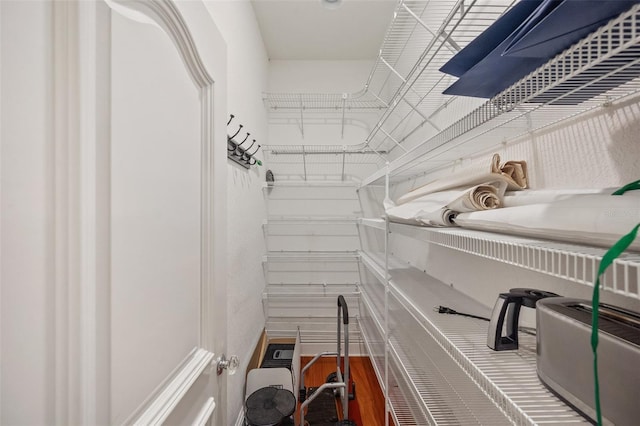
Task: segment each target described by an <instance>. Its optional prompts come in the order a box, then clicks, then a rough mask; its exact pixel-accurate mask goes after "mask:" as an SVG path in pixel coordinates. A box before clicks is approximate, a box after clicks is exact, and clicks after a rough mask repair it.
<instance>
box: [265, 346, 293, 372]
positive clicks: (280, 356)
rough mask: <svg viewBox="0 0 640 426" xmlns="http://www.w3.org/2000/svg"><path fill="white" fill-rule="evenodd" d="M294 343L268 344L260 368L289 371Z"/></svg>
mask: <svg viewBox="0 0 640 426" xmlns="http://www.w3.org/2000/svg"><path fill="white" fill-rule="evenodd" d="M294 348H295V344H294V343H270V344H269V346H267V350H266V352H265V354H264V358H263V359H262V364H261V365H260V368H288V369H289V370H291V362H292V360H293V350H294Z"/></svg>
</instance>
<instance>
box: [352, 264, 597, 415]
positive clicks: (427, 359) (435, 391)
mask: <svg viewBox="0 0 640 426" xmlns="http://www.w3.org/2000/svg"><path fill="white" fill-rule="evenodd" d="M365 257H367V256H365ZM363 259H364V257H363ZM380 261H381V259H376V258H375V257H370V256H368V260H367V261H366V262H363V263H364V264H365V265H366V266H367V268H369V267H372V269H373V272H374V275H376V276H379V274H380V272H381V271H382V270H383V268H382V267H381V266H380V264H379V262H380ZM390 273H391V280H390V283H389V289H390V307H389V318H390V319H389V320H390V321H391V322H392V324H393V323H395V324H396V325H391V329H392V332H391V334H390V344H391V347H392V354H391V355H392V358H393V359H394V360H397V361H398V366H401V370H400V372H401V376H402V377H403V380H405V381H407V383H405V385H407V386H405V388H409V389H412V390H413V391H412V393H413V394H414V395H419V396H420V398H419V399H420V400H421V401H423V403H424V407H423V408H424V409H426V410H428V412H427V413H426V416H427V418H428V420H429V423H433V424H474V423H483V422H484V421H486V420H483V419H485V416H486V418H488V419H491V420H489V421H488V423H490V424H498V423H499V422H500V419H501V418H503V419H504V420H505V421H506V422H507V423H510V424H518V425H520V424H522V425H524V424H545V423H547V424H548V423H552V424H564V423H573V424H588V422H587V421H586V420H585V419H584V418H583V417H581V416H580V415H579V414H578V413H576V412H575V411H574V410H572V409H571V408H570V407H568V406H567V405H566V404H564V403H563V402H562V401H560V400H559V399H558V398H557V397H555V396H554V395H553V394H552V393H551V392H549V391H548V390H547V389H546V388H545V387H544V385H543V384H542V383H541V382H540V380H539V379H538V378H537V372H536V352H535V347H536V342H535V337H533V336H528V335H524V336H521V339H520V349H518V350H517V351H504V352H494V351H492V350H490V349H489V348H487V346H486V331H487V329H486V323H485V322H484V321H481V320H476V319H472V318H466V317H457V316H450V315H440V314H437V313H434V312H432V310H431V307H432V306H434V305H448V306H451V305H452V304H454V305H455V304H456V303H463V302H460V301H459V300H458V298H459V297H464V296H461V295H459V294H454V291H452V290H451V289H450V288H449V287H448V286H446V285H445V284H443V283H441V282H439V281H437V280H435V279H433V278H430V277H429V276H428V275H426V274H424V273H422V272H421V271H418V270H416V269H414V268H408V267H406V266H405V267H404V268H397V269H391V270H390ZM363 293H364V295H365V296H366V295H367V292H366V290H365V291H364V292H363ZM377 306H378V307H377V308H376V304H374V303H372V304H368V305H367V308H368V309H369V310H370V311H371V314H372V315H371V316H372V317H373V318H376V317H377V318H380V319H379V320H376V322H377V323H380V322H381V321H382V320H383V318H384V315H385V314H384V311H382V312H381V311H380V309H379V305H377ZM476 309H478V314H480V313H482V312H484V315H485V316H487V315H488V313H489V312H488V308H486V307H482V306H478V307H477V308H476ZM485 311H486V312H485ZM374 323H375V322H374ZM417 333H420V335H421V336H423V337H422V338H420V339H416V337H415V336H416V335H417ZM429 363H433V365H431V367H430V368H427V366H426V364H429ZM470 385H471V386H470ZM479 390H481V391H482V395H479V394H467V393H468V392H473V391H479ZM439 395H440V396H443V395H444V396H443V399H442V400H441V401H440V400H438V396H439ZM456 398H462V399H463V402H461V403H460V404H456V403H453V402H452V401H455V400H456ZM488 400H490V401H491V402H489V403H488V402H487V401H488ZM495 410H497V413H498V414H496V411H495ZM504 416H506V418H505V417H504ZM421 424H424V423H421Z"/></svg>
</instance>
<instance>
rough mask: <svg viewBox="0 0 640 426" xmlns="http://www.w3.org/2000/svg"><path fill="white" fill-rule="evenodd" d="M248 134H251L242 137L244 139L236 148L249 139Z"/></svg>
mask: <svg viewBox="0 0 640 426" xmlns="http://www.w3.org/2000/svg"><path fill="white" fill-rule="evenodd" d="M250 134H251V133H249V132H247V136H245V137H244V139H243V140H242V142H240V143H239V144H238V146H241V145H242V144H243V143H245V141H246V140H247V139H248V138H249V135H250Z"/></svg>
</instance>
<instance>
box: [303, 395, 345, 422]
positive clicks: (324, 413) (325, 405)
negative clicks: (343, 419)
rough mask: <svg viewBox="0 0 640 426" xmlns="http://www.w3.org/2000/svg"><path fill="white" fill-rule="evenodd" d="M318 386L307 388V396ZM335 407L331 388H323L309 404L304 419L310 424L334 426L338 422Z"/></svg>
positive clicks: (334, 398)
mask: <svg viewBox="0 0 640 426" xmlns="http://www.w3.org/2000/svg"><path fill="white" fill-rule="evenodd" d="M317 389H318V388H309V389H308V393H309V396H311V395H313V394H314V393H315V392H316V390H317ZM337 412H338V411H337V409H336V397H335V396H334V395H333V390H332V389H325V390H324V391H322V393H320V394H319V395H318V396H316V398H315V399H314V400H313V401H312V402H311V404H309V407H308V408H307V414H306V415H305V417H304V418H305V421H306V422H308V423H309V425H310V426H334V425H335V424H336V422H338V416H337Z"/></svg>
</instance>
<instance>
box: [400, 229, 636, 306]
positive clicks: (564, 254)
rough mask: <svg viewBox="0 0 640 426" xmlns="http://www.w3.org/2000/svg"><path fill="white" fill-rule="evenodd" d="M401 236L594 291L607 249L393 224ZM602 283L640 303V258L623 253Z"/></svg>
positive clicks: (469, 231) (485, 233)
mask: <svg viewBox="0 0 640 426" xmlns="http://www.w3.org/2000/svg"><path fill="white" fill-rule="evenodd" d="M389 228H390V230H391V232H397V233H400V234H402V235H406V236H409V237H412V238H417V239H419V240H423V241H427V242H429V243H433V244H437V245H440V246H442V247H447V248H451V249H454V250H458V251H462V252H465V253H469V254H473V255H476V256H481V257H484V258H487V259H491V260H496V261H499V262H503V263H508V264H510V265H515V266H518V267H520V268H523V269H528V270H532V271H536V272H541V273H543V274H546V275H551V276H553V277H558V278H562V279H565V280H567V281H572V282H575V283H578V284H583V285H587V286H590V287H592V286H593V283H594V282H595V279H596V275H597V271H598V266H599V265H600V262H601V261H602V256H603V255H604V253H605V252H606V250H605V249H600V248H596V247H586V246H579V245H573V244H565V243H559V242H552V241H548V240H536V239H532V238H525V237H517V236H511V235H502V234H495V233H490V232H482V231H473V230H468V229H433V228H420V227H415V226H410V225H403V224H396V223H394V224H390V227H389ZM600 283H601V284H602V286H603V289H604V290H606V291H609V292H612V293H615V294H619V295H622V296H626V297H630V298H633V299H640V254H637V253H632V252H627V253H623V254H622V255H621V256H620V257H619V258H618V259H616V260H615V261H614V262H613V265H612V267H610V268H609V269H608V270H607V271H606V273H605V274H604V275H603V276H602V278H601V280H600Z"/></svg>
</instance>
